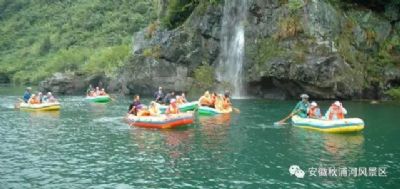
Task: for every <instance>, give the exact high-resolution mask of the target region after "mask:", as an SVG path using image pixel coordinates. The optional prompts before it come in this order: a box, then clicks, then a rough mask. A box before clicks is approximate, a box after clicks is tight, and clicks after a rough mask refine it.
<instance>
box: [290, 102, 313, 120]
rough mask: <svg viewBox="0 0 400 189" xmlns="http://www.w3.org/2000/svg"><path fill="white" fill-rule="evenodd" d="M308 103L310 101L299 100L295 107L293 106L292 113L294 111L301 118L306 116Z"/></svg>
mask: <svg viewBox="0 0 400 189" xmlns="http://www.w3.org/2000/svg"><path fill="white" fill-rule="evenodd" d="M309 105H310V103H308V102H303V101H300V102H298V103H297V104H296V107H294V109H293V111H292V113H296V114H297V115H298V116H300V117H302V118H307V110H308V106H309Z"/></svg>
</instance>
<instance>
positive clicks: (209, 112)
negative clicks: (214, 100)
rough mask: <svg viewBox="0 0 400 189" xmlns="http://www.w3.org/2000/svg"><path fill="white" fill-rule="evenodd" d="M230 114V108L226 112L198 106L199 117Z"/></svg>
mask: <svg viewBox="0 0 400 189" xmlns="http://www.w3.org/2000/svg"><path fill="white" fill-rule="evenodd" d="M231 112H232V108H229V109H227V110H223V111H219V110H217V109H215V108H210V107H207V106H200V107H199V114H201V115H216V114H228V113H231Z"/></svg>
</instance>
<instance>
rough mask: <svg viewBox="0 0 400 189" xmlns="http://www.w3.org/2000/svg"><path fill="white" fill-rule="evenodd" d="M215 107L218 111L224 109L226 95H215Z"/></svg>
mask: <svg viewBox="0 0 400 189" xmlns="http://www.w3.org/2000/svg"><path fill="white" fill-rule="evenodd" d="M215 109H216V110H218V111H223V110H224V97H223V96H222V95H218V96H216V97H215Z"/></svg>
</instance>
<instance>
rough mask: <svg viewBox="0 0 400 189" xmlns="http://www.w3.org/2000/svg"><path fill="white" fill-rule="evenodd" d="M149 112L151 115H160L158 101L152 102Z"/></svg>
mask: <svg viewBox="0 0 400 189" xmlns="http://www.w3.org/2000/svg"><path fill="white" fill-rule="evenodd" d="M149 113H150V115H151V116H159V115H160V109H159V108H158V103H157V102H155V101H151V102H150V106H149Z"/></svg>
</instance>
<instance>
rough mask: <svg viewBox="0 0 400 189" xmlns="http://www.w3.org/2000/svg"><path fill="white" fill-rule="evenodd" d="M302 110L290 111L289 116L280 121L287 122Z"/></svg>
mask: <svg viewBox="0 0 400 189" xmlns="http://www.w3.org/2000/svg"><path fill="white" fill-rule="evenodd" d="M300 111H301V110H297V111H295V112H294V113H290V114H289V115H288V116H287V117H285V118H283V119H282V120H280V121H278V123H285V122H286V121H287V120H288V119H290V118H291V117H293V116H294V115H296V114H297V113H299V112H300Z"/></svg>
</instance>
